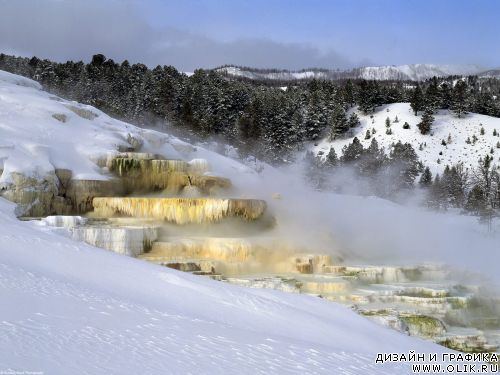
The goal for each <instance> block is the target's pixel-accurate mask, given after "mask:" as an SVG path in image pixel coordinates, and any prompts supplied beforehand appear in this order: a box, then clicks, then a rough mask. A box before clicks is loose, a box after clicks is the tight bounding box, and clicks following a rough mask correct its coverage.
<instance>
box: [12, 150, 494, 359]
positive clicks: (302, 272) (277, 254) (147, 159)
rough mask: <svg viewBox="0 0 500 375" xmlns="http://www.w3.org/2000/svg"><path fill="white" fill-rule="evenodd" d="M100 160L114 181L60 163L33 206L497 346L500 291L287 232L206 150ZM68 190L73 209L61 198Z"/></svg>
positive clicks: (176, 262)
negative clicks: (365, 260) (361, 256)
mask: <svg viewBox="0 0 500 375" xmlns="http://www.w3.org/2000/svg"><path fill="white" fill-rule="evenodd" d="M96 163H97V165H98V166H100V167H101V168H102V170H103V171H109V173H110V175H109V179H108V180H103V181H85V180H73V179H72V176H71V172H70V171H59V172H58V173H56V174H54V176H52V177H51V178H50V179H47V184H46V190H44V191H43V194H42V193H40V195H38V205H37V206H36V205H33V207H31V208H30V210H28V212H29V213H31V214H37V215H40V216H46V215H47V214H50V213H73V214H77V213H83V216H55V217H47V218H45V219H43V220H44V222H45V223H46V224H47V225H51V226H55V227H59V228H66V229H65V230H68V231H70V233H71V236H72V237H73V238H74V239H75V240H80V241H85V242H88V243H90V244H92V245H95V246H98V247H102V248H105V249H108V250H112V251H115V252H118V253H121V254H126V255H129V256H134V257H138V258H140V259H143V260H145V261H150V262H153V263H156V264H160V265H163V266H166V267H170V268H174V269H177V270H180V271H185V272H191V273H193V274H197V275H204V276H207V277H211V278H213V279H216V280H220V281H223V282H229V283H234V284H238V285H242V286H246V287H253V288H272V289H278V290H282V291H285V292H290V293H305V294H310V295H314V296H317V297H320V298H324V299H326V300H331V301H335V302H339V303H343V304H346V305H348V306H350V307H351V308H352V309H354V310H355V311H357V312H358V313H359V314H362V315H364V316H366V317H367V318H368V319H372V320H374V321H376V322H378V323H380V324H384V325H386V326H388V327H390V328H392V329H396V330H398V331H400V332H402V333H403V334H408V335H413V336H419V337H422V338H425V339H428V340H433V341H435V342H437V343H440V344H442V345H445V346H447V347H450V348H453V349H456V350H461V351H466V352H475V351H494V350H498V345H499V344H500V319H499V317H500V300H499V299H497V298H496V297H494V296H490V295H488V294H485V293H483V291H482V290H481V288H479V287H477V286H475V285H464V284H463V283H460V282H457V281H456V280H455V278H454V275H453V273H452V272H451V271H450V270H448V269H445V268H443V267H438V266H413V265H409V266H406V267H402V266H390V267H389V266H353V265H346V264H342V263H341V262H339V261H337V260H335V259H333V258H332V256H330V255H329V254H323V253H321V252H318V251H316V249H309V248H303V247H299V246H298V245H297V244H295V243H290V242H287V241H286V239H283V238H277V237H275V235H274V232H273V230H272V229H273V227H274V226H275V225H276V224H277V225H279V223H276V222H275V219H274V218H273V215H272V212H268V206H267V204H266V202H265V201H263V200H258V199H241V198H229V196H230V194H231V181H230V180H228V179H227V178H224V177H219V176H212V175H210V174H209V169H210V167H209V165H208V163H207V162H206V161H204V160H201V159H195V160H193V161H191V162H187V161H183V160H166V159H163V158H162V157H161V156H160V155H154V154H149V153H136V152H130V151H128V152H124V153H119V154H115V155H112V156H106V157H105V158H97V159H96ZM30 186H31V185H30V181H18V182H16V183H15V189H14V190H13V193H12V196H13V198H14V199H13V200H14V201H16V199H17V201H18V202H21V203H23V204H25V205H28V206H29V204H30V202H33V196H31V195H29V194H31V193H28V191H29V189H27V187H30ZM17 191H19V193H17ZM16 194H18V195H17V196H16ZM37 194H38V193H35V195H37ZM61 200H62V203H61V204H62V205H63V206H64V207H65V208H64V209H60V208H57V204H58V202H59V201H61Z"/></svg>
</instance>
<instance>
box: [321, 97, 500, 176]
mask: <svg viewBox="0 0 500 375" xmlns="http://www.w3.org/2000/svg"><path fill="white" fill-rule="evenodd" d="M356 113H357V114H358V116H359V118H360V123H361V124H360V125H359V126H358V127H356V128H354V129H352V130H353V132H354V134H352V136H351V137H348V138H345V139H338V140H334V141H333V142H330V141H329V140H328V138H324V139H323V140H322V141H320V142H319V143H318V145H317V146H314V147H313V150H314V151H315V152H316V153H317V152H319V151H323V152H324V153H326V154H327V153H328V151H329V150H330V147H333V148H334V149H335V151H336V152H337V155H341V154H342V148H343V147H344V146H345V145H347V144H348V143H351V142H352V139H353V138H354V137H355V136H356V137H358V139H359V140H360V141H361V143H362V144H363V146H364V147H368V146H369V144H370V143H371V139H365V134H366V131H367V130H368V129H369V130H370V132H372V131H371V130H372V129H375V130H376V133H375V135H372V138H375V139H376V140H377V142H378V143H379V146H381V147H384V148H385V150H386V152H387V153H388V152H389V151H390V147H391V144H392V143H397V142H398V140H401V142H403V143H405V142H409V143H411V145H412V146H413V148H414V149H415V152H416V153H417V155H418V157H419V158H420V160H421V161H422V162H423V163H424V165H426V166H429V168H430V169H431V172H432V173H433V174H436V173H437V172H439V173H442V171H443V170H444V168H445V167H446V165H447V164H448V165H450V166H451V165H453V164H456V163H458V162H463V163H464V166H465V167H468V168H475V167H476V166H477V164H478V160H479V158H480V157H484V156H485V155H486V154H489V155H491V154H490V150H491V148H493V151H494V154H493V157H494V162H495V163H496V164H497V165H498V164H500V162H499V161H500V158H499V157H500V149H499V148H497V147H496V145H497V142H499V141H500V136H493V130H495V129H496V130H497V133H499V134H500V119H499V118H496V117H491V116H485V115H478V114H475V113H471V114H468V115H466V116H464V117H463V118H457V117H456V116H455V115H454V114H453V113H451V112H450V111H447V110H441V111H439V112H438V113H436V114H435V115H434V118H435V120H434V123H433V125H432V130H431V134H432V135H431V134H427V135H422V134H421V133H420V130H419V129H418V127H417V124H418V123H419V122H420V119H421V113H419V115H418V116H415V115H414V113H413V111H412V109H411V107H410V104H409V103H395V104H389V105H384V106H381V107H379V108H378V110H377V111H376V112H375V113H374V114H373V119H372V118H370V115H363V114H362V113H360V112H359V111H356ZM396 116H397V117H398V119H399V122H398V123H395V122H394V120H395V118H396ZM387 117H389V118H390V120H391V130H392V135H387V134H386V129H387V128H386V124H385V120H386V118H387ZM405 122H408V124H410V129H403V124H404V123H405ZM481 127H483V128H484V131H485V134H484V135H481ZM450 134H451V143H450V144H447V145H446V146H443V145H442V144H441V142H442V141H443V140H445V141H446V142H448V135H450ZM473 135H476V137H477V138H478V140H477V142H476V143H475V144H472V143H471V144H467V143H466V140H467V138H470V139H471V142H472V137H473ZM424 143H425V144H426V146H423V150H420V149H419V145H420V144H424ZM440 152H442V155H439V153H440ZM438 159H439V160H440V163H438V162H437V161H438Z"/></svg>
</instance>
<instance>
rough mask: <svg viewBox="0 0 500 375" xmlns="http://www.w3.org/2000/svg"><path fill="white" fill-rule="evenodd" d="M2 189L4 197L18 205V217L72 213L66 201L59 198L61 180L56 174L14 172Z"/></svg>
mask: <svg viewBox="0 0 500 375" xmlns="http://www.w3.org/2000/svg"><path fill="white" fill-rule="evenodd" d="M1 188H2V196H3V197H5V198H6V199H8V200H10V201H12V202H14V203H17V207H16V210H15V213H16V215H17V216H45V215H49V214H52V213H58V214H64V213H68V212H69V211H70V208H69V206H67V205H66V201H65V199H64V198H63V197H58V192H59V189H58V188H59V180H58V178H57V176H56V174H55V172H51V173H50V172H49V173H46V174H45V175H43V176H25V175H24V174H22V173H18V172H12V173H10V176H9V179H8V182H6V183H3V184H2V186H1Z"/></svg>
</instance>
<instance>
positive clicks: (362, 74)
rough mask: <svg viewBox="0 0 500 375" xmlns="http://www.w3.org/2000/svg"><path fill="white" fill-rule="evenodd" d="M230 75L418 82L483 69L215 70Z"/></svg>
mask: <svg viewBox="0 0 500 375" xmlns="http://www.w3.org/2000/svg"><path fill="white" fill-rule="evenodd" d="M216 70H217V71H219V72H222V73H224V74H227V75H229V76H233V77H244V78H248V79H256V80H257V79H261V80H262V79H268V80H283V81H290V80H300V79H312V78H316V79H345V78H351V79H355V78H363V79H368V80H413V81H420V80H425V79H428V78H431V77H434V76H436V77H446V76H450V75H469V74H479V73H480V72H481V71H482V70H483V69H482V68H481V67H480V66H477V65H435V64H409V65H386V66H369V67H361V68H355V69H349V70H326V69H309V70H301V71H288V70H282V71H266V70H259V69H250V68H243V67H236V66H227V67H221V68H217V69H216Z"/></svg>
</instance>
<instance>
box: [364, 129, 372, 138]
mask: <svg viewBox="0 0 500 375" xmlns="http://www.w3.org/2000/svg"><path fill="white" fill-rule="evenodd" d="M371 137H372V136H371V134H370V129H368V130H367V131H366V134H365V139H370V138H371Z"/></svg>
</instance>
